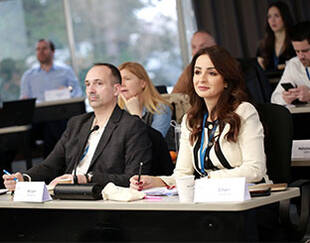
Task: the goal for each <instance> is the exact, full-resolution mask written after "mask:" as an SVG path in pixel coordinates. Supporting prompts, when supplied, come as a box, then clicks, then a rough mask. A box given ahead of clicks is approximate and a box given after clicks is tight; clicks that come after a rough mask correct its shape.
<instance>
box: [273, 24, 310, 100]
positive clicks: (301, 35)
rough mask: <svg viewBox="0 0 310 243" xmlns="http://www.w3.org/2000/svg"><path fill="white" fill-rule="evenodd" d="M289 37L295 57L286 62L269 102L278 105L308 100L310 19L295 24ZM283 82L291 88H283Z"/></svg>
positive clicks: (309, 84)
mask: <svg viewBox="0 0 310 243" xmlns="http://www.w3.org/2000/svg"><path fill="white" fill-rule="evenodd" d="M291 39H292V45H293V47H294V50H295V51H296V54H297V57H294V58H292V59H291V60H289V62H288V63H287V65H286V67H285V70H284V73H283V75H282V77H281V80H280V82H279V83H278V85H277V87H276V89H275V90H274V92H273V93H272V96H271V102H272V103H276V104H280V105H286V104H292V103H294V101H296V100H297V101H301V102H310V21H305V22H301V23H298V24H296V25H295V26H294V27H293V29H292V35H291ZM284 83H289V84H291V85H292V86H291V88H290V89H288V90H285V89H284V88H283V87H282V84H284Z"/></svg>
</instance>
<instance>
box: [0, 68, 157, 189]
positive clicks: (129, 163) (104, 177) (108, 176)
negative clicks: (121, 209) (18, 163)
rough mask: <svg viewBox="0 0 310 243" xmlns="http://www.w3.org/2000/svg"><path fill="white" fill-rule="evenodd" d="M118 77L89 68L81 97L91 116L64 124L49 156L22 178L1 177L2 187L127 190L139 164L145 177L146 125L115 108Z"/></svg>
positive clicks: (148, 157) (147, 167)
mask: <svg viewBox="0 0 310 243" xmlns="http://www.w3.org/2000/svg"><path fill="white" fill-rule="evenodd" d="M120 83H121V76H120V73H119V71H118V69H117V68H116V67H115V66H113V65H111V64H108V63H99V64H95V65H94V66H93V67H92V68H91V69H90V70H89V72H88V73H87V75H86V78H85V86H86V94H87V98H88V100H89V104H90V105H91V106H92V108H93V110H94V112H91V113H86V114H82V115H79V116H75V117H73V118H71V119H70V121H69V122H68V126H67V129H66V131H65V132H64V133H63V135H62V137H61V139H60V140H59V142H58V143H57V144H56V146H55V148H54V150H53V151H52V153H51V154H50V155H49V156H48V157H47V158H46V159H45V160H44V161H43V162H42V163H40V164H38V165H37V166H34V167H32V168H31V169H29V170H28V171H26V172H25V173H24V174H23V175H22V174H21V173H15V174H12V175H3V179H4V185H5V187H6V188H8V189H9V190H14V189H15V185H16V181H15V180H14V178H17V179H18V180H19V181H24V180H29V179H31V180H33V181H45V182H46V183H49V182H51V183H50V185H51V186H55V185H56V184H57V183H59V182H61V181H62V180H65V179H69V180H70V181H74V182H75V183H79V184H84V183H91V182H93V183H98V184H102V185H103V186H105V185H106V184H107V183H109V182H113V183H114V184H116V185H118V186H129V178H130V177H131V176H132V175H134V174H137V173H138V171H139V165H140V162H143V171H144V172H145V173H149V172H150V167H151V159H152V151H151V146H152V144H151V141H150V139H149V137H148V135H147V131H146V129H147V128H146V125H145V124H144V123H143V122H142V121H141V119H139V118H138V117H136V116H131V115H130V114H128V113H127V112H126V111H125V110H121V109H120V108H119V106H118V105H117V97H118V95H119V92H120Z"/></svg>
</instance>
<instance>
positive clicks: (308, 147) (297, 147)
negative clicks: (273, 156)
mask: <svg viewBox="0 0 310 243" xmlns="http://www.w3.org/2000/svg"><path fill="white" fill-rule="evenodd" d="M307 158H310V140H294V141H293V147H292V159H307Z"/></svg>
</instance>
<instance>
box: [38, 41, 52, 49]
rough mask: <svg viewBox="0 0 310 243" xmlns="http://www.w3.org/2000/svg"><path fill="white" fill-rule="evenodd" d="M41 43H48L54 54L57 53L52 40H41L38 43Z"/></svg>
mask: <svg viewBox="0 0 310 243" xmlns="http://www.w3.org/2000/svg"><path fill="white" fill-rule="evenodd" d="M41 41H45V42H47V43H48V44H49V45H50V48H51V50H52V52H55V45H54V43H53V42H52V41H51V40H48V39H40V40H38V43H39V42H41Z"/></svg>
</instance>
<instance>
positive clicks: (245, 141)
mask: <svg viewBox="0 0 310 243" xmlns="http://www.w3.org/2000/svg"><path fill="white" fill-rule="evenodd" d="M235 112H236V113H237V114H238V115H239V116H240V119H241V126H240V131H239V135H238V139H237V142H236V143H233V142H228V141H227V140H226V139H225V134H226V133H227V132H228V130H229V126H230V125H229V124H227V125H225V127H224V129H223V132H222V134H221V135H220V136H218V135H219V128H218V127H217V129H216V131H215V137H216V141H218V142H217V143H218V145H219V147H220V150H221V152H222V154H223V155H224V157H225V159H226V161H227V162H228V163H229V167H231V168H226V167H225V166H224V165H223V164H222V163H221V161H220V160H221V159H220V158H219V157H218V156H217V154H216V152H215V149H214V148H215V146H214V145H213V146H212V148H211V150H210V154H209V156H210V160H211V161H212V163H213V165H214V166H215V167H216V168H218V170H207V173H208V175H209V176H210V178H227V177H245V178H246V181H247V182H259V181H261V180H262V179H263V178H265V180H266V181H267V180H268V176H267V175H266V171H267V170H266V157H265V151H264V131H263V126H262V124H261V122H260V120H259V116H258V113H257V111H256V109H255V107H254V106H253V105H251V104H250V103H248V102H243V103H241V104H240V105H239V106H238V108H237V109H236V110H235ZM186 120H187V115H185V116H184V118H183V120H182V125H181V139H180V149H179V155H178V159H177V164H176V167H175V170H174V173H173V175H172V176H162V177H160V178H161V179H162V180H163V181H164V182H165V183H166V184H168V185H175V178H176V177H182V176H185V175H192V174H194V172H195V171H196V172H198V173H199V174H200V168H197V166H199V167H200V165H199V164H200V163H195V158H194V152H193V151H194V147H195V145H196V143H197V141H196V142H195V143H194V144H193V146H192V145H191V144H190V140H189V138H190V130H189V129H188V128H187V126H186V122H187V121H186ZM204 129H205V141H208V131H207V128H204ZM199 145H200V144H199ZM199 145H198V146H199ZM205 146H206V142H205V143H204V147H205ZM199 150H200V149H199ZM197 158H198V159H199V151H198V156H197ZM196 162H197V161H196Z"/></svg>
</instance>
